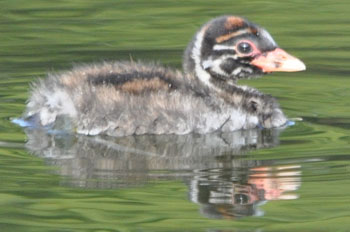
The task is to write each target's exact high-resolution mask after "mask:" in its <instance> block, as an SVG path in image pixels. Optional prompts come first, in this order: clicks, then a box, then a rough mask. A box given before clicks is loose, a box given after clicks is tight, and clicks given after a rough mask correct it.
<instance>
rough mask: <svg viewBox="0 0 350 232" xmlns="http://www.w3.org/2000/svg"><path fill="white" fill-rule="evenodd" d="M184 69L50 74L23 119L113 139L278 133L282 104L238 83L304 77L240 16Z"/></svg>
mask: <svg viewBox="0 0 350 232" xmlns="http://www.w3.org/2000/svg"><path fill="white" fill-rule="evenodd" d="M281 51H282V52H281ZM278 52H280V53H282V55H283V57H282V56H280V55H279V54H280V53H278ZM277 53H278V54H277ZM276 54H277V55H276ZM276 57H277V58H276ZM285 57H287V58H286V60H288V62H289V63H288V64H287V66H285V63H286V61H284V60H283V59H284V58H285ZM183 66H184V72H180V71H177V70H172V69H170V68H166V67H162V66H160V65H157V64H144V63H141V62H111V63H102V64H93V65H86V66H80V67H75V68H73V69H72V70H71V71H67V72H62V73H58V74H49V75H48V77H47V78H46V79H43V80H39V81H37V82H36V83H35V84H33V88H32V93H31V97H30V99H29V101H28V104H27V109H26V112H25V114H24V117H25V118H26V119H32V120H34V121H35V123H36V124H38V125H41V126H47V127H54V128H59V129H65V130H75V131H76V132H78V133H81V134H87V135H96V134H107V135H112V136H126V135H132V134H172V133H174V134H186V133H190V132H195V133H210V132H213V131H233V130H239V129H249V128H254V127H257V126H262V127H265V128H271V127H278V126H281V125H283V124H285V123H286V121H287V119H286V117H285V116H284V114H283V112H282V111H281V109H280V108H279V106H278V103H277V101H276V100H275V99H274V98H272V97H271V96H268V95H264V94H262V93H260V92H259V91H257V90H255V89H253V88H250V87H247V86H238V85H237V83H236V81H237V80H238V79H240V78H247V77H253V76H259V75H261V74H263V73H265V72H270V71H299V70H302V69H303V64H302V63H301V62H300V61H299V60H297V59H296V58H294V57H291V56H290V55H288V54H287V53H285V52H284V51H283V50H281V49H279V48H278V47H277V44H276V43H275V42H274V41H273V39H272V37H271V36H270V35H269V34H268V32H267V31H265V30H264V29H262V28H260V27H258V26H256V25H255V24H252V23H250V22H248V21H247V20H245V19H243V18H240V17H236V16H222V17H219V18H216V19H214V20H212V21H210V22H208V23H207V24H205V25H204V26H203V27H202V28H201V29H200V30H199V31H198V32H197V34H196V35H195V36H194V39H193V40H192V41H191V43H190V44H189V45H188V47H187V49H186V51H185V55H184V64H183ZM286 67H287V68H286ZM288 68H289V70H286V69H288ZM304 68H305V66H304ZM265 69H266V70H267V71H266V70H265Z"/></svg>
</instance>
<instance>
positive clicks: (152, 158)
mask: <svg viewBox="0 0 350 232" xmlns="http://www.w3.org/2000/svg"><path fill="white" fill-rule="evenodd" d="M26 133H27V136H28V142H27V144H26V146H27V148H28V149H29V150H30V151H31V152H32V153H34V154H35V155H37V156H40V157H43V158H44V159H45V160H46V162H47V163H48V164H50V165H55V166H59V174H60V175H62V176H65V177H68V178H64V180H65V181H66V182H65V183H64V184H66V185H73V186H75V187H85V188H122V187H131V186H140V185H143V184H145V183H147V182H149V181H156V180H160V179H166V180H171V179H177V180H183V181H184V182H185V183H186V184H187V185H188V187H189V198H190V200H191V201H192V202H195V203H197V204H199V205H200V211H201V213H202V214H203V215H204V216H206V217H210V218H231V219H233V218H239V217H244V216H252V215H255V216H258V215H262V213H263V212H262V211H261V210H260V209H259V207H258V206H259V205H261V204H263V203H265V202H266V201H268V200H275V199H294V198H296V197H297V196H296V195H295V194H294V193H293V191H294V190H296V189H298V187H299V186H300V175H299V174H300V173H299V172H300V167H299V166H298V165H287V164H285V163H283V162H280V161H278V160H253V159H247V157H246V154H247V153H248V151H250V150H253V149H260V148H267V147H273V146H276V145H277V144H278V136H279V130H247V131H237V132H233V133H227V134H223V133H220V134H206V135H197V134H189V135H181V136H179V135H160V136H156V135H147V136H129V137H122V138H112V137H97V136H96V137H88V136H77V135H67V134H57V133H49V134H48V133H46V132H45V131H41V130H29V129H28V130H27V131H26Z"/></svg>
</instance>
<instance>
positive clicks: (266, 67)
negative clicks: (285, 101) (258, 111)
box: [183, 16, 305, 86]
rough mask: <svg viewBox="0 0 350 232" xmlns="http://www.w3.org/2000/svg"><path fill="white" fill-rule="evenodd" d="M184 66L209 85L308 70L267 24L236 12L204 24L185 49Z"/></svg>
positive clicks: (187, 70) (188, 71) (186, 70)
mask: <svg viewBox="0 0 350 232" xmlns="http://www.w3.org/2000/svg"><path fill="white" fill-rule="evenodd" d="M183 67H184V71H185V72H187V73H194V74H195V75H196V76H197V77H198V78H199V79H200V80H201V81H202V82H204V83H205V84H207V85H208V86H210V85H212V84H215V83H226V84H234V83H236V81H237V80H238V79H242V78H251V77H259V76H261V75H262V74H264V73H270V72H276V71H280V72H295V71H302V70H305V65H304V63H303V62H301V61H300V60H299V59H297V58H296V57H294V56H292V55H290V54H288V53H287V52H285V51H284V50H282V49H281V48H279V47H278V45H277V44H276V42H275V41H274V39H273V38H272V37H271V35H270V34H269V33H268V32H267V31H266V30H265V29H264V28H261V27H259V26H257V25H256V24H253V23H251V22H249V21H248V20H246V19H244V18H241V17H237V16H221V17H218V18H215V19H213V20H211V21H209V22H208V23H206V24H204V25H203V26H202V27H201V28H200V30H199V31H198V32H197V33H196V35H195V36H194V38H193V40H192V41H191V43H190V44H189V45H188V47H187V49H186V51H185V55H184V63H183Z"/></svg>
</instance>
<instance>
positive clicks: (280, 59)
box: [250, 48, 306, 72]
mask: <svg viewBox="0 0 350 232" xmlns="http://www.w3.org/2000/svg"><path fill="white" fill-rule="evenodd" d="M250 63H251V64H252V65H254V66H257V67H258V68H260V69H261V70H262V71H263V72H298V71H303V70H305V69H306V67H305V64H304V63H303V62H302V61H301V60H299V59H298V58H296V57H294V56H292V55H289V54H288V53H287V52H285V51H284V50H283V49H281V48H276V49H275V50H273V51H270V52H267V53H264V54H261V55H258V56H257V57H256V58H254V59H253V60H252V61H251V62H250Z"/></svg>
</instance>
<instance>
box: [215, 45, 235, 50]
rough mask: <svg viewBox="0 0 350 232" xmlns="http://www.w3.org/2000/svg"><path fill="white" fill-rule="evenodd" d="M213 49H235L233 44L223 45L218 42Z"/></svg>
mask: <svg viewBox="0 0 350 232" xmlns="http://www.w3.org/2000/svg"><path fill="white" fill-rule="evenodd" d="M213 50H215V51H222V50H233V51H234V50H235V48H234V47H233V46H228V45H222V44H216V45H214V47H213Z"/></svg>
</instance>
